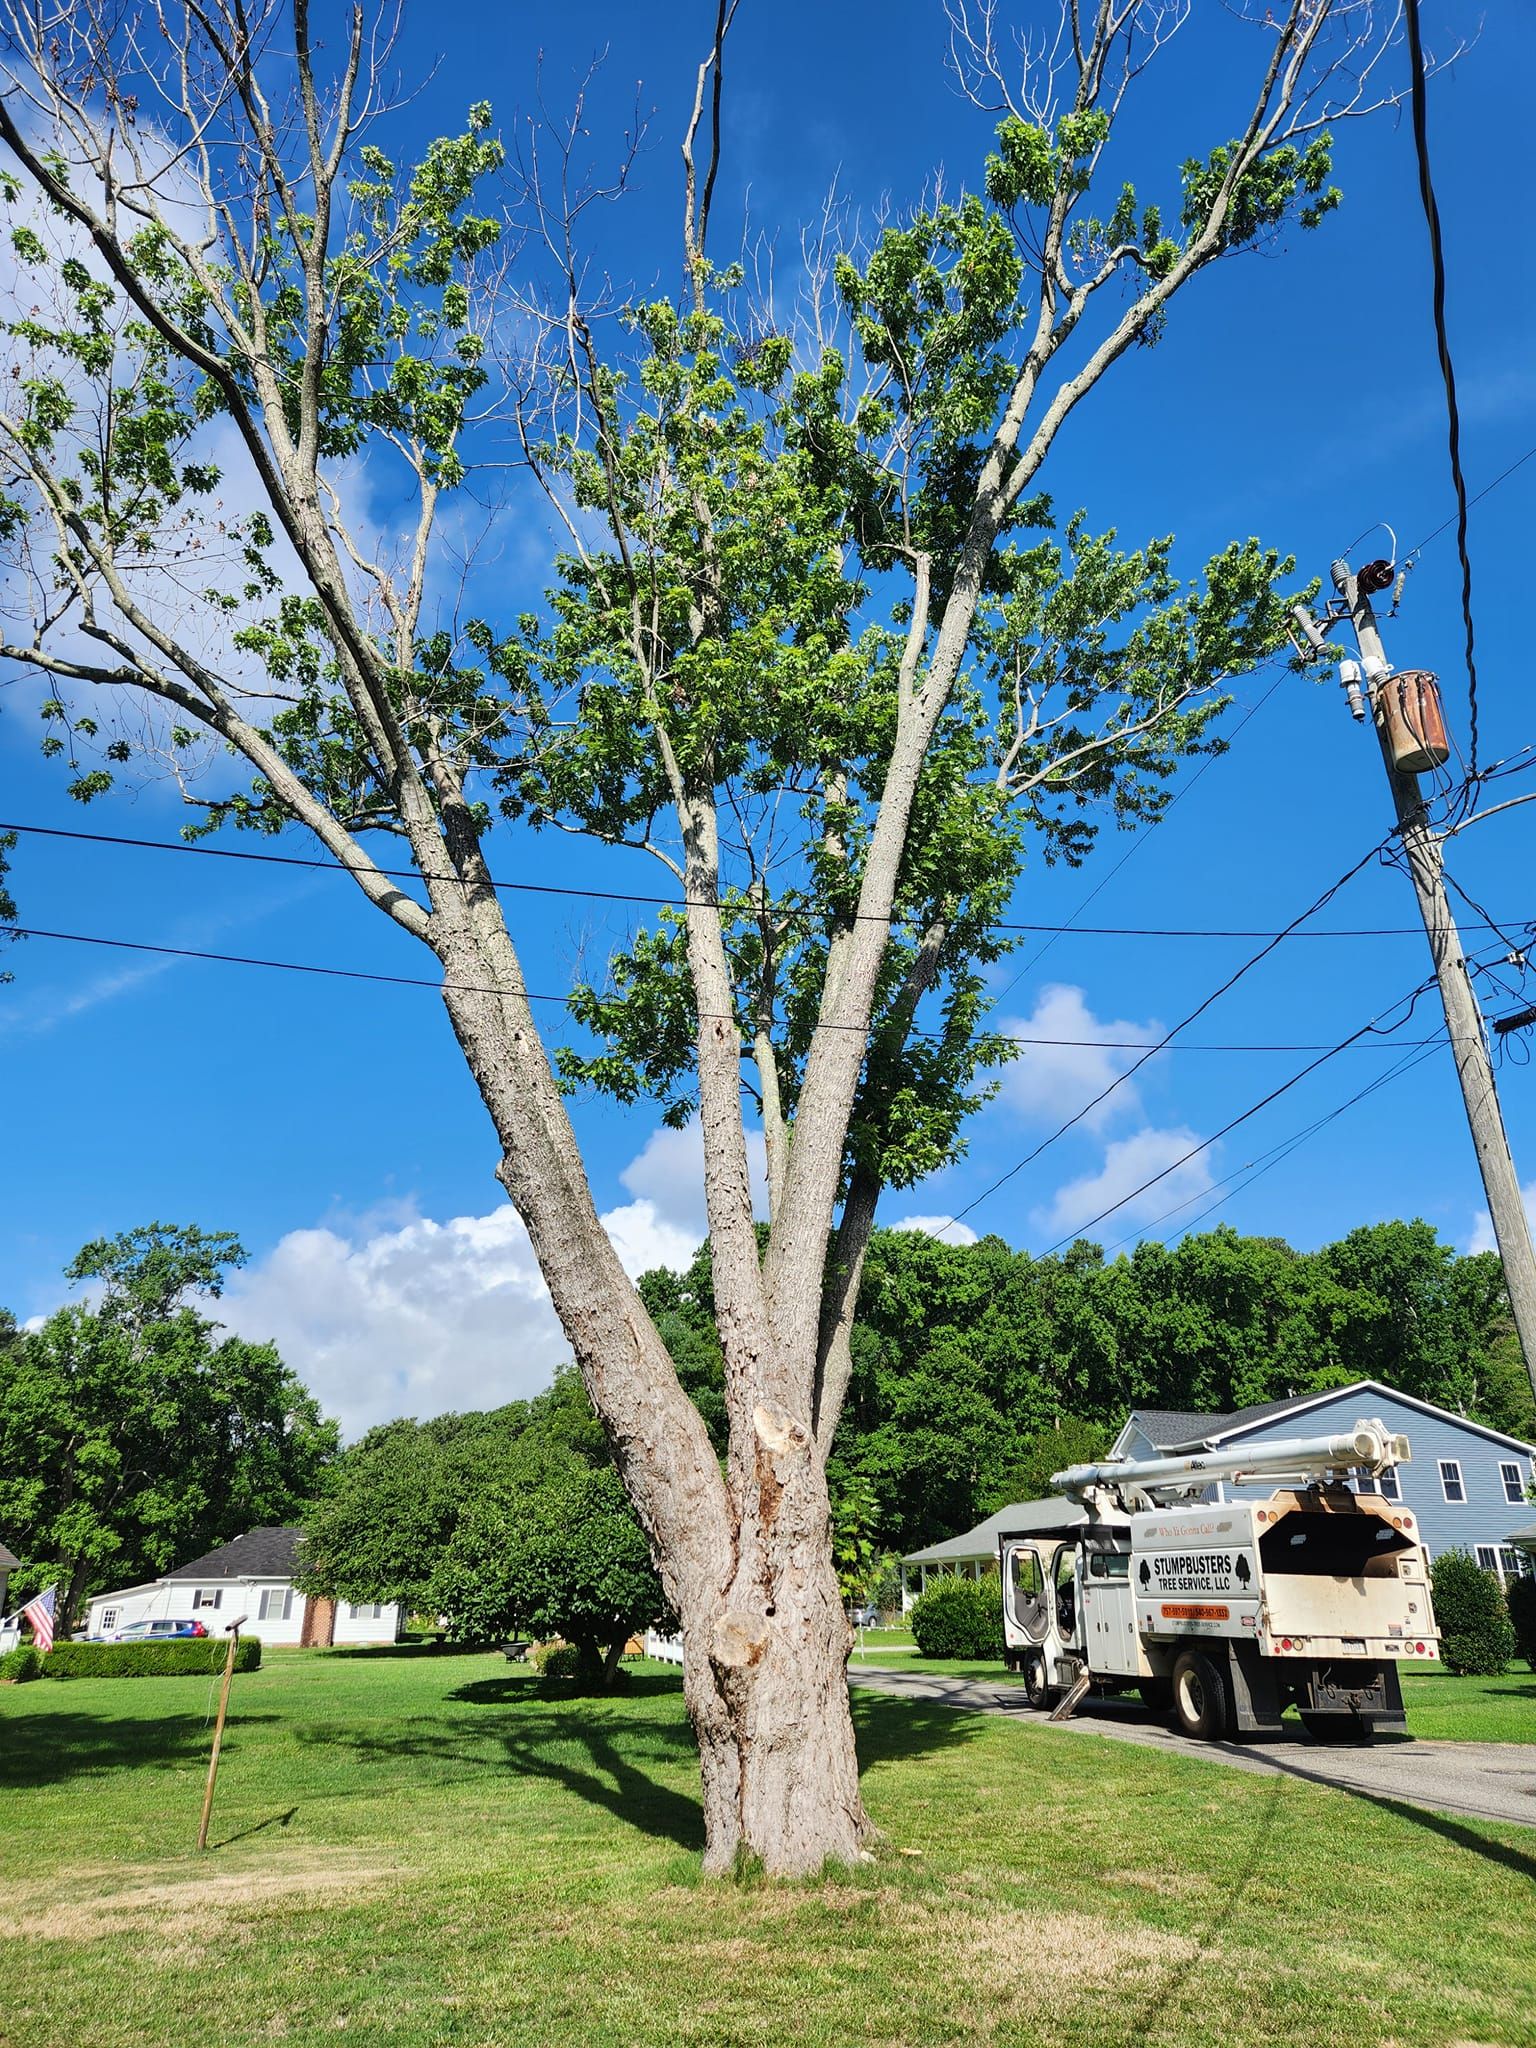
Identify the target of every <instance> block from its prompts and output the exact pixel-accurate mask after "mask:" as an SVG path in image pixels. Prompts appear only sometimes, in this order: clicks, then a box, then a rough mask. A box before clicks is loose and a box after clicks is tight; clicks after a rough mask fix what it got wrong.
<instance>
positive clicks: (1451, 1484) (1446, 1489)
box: [1440, 1458, 1467, 1507]
mask: <svg viewBox="0 0 1536 2048" xmlns="http://www.w3.org/2000/svg"><path fill="white" fill-rule="evenodd" d="M1440 1491H1441V1492H1442V1493H1443V1494H1444V1495H1445V1497H1446V1499H1447V1500H1448V1501H1450V1502H1451V1504H1452V1505H1453V1506H1455V1507H1459V1506H1461V1505H1462V1504H1463V1503H1464V1502H1465V1500H1466V1498H1467V1489H1466V1488H1465V1486H1463V1485H1462V1483H1461V1460H1460V1459H1459V1458H1442V1459H1441V1460H1440Z"/></svg>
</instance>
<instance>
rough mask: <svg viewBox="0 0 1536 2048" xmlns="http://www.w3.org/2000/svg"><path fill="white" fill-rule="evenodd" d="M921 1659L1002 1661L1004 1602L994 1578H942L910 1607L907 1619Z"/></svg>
mask: <svg viewBox="0 0 1536 2048" xmlns="http://www.w3.org/2000/svg"><path fill="white" fill-rule="evenodd" d="M907 1619H908V1620H909V1621H910V1622H911V1624H912V1634H913V1637H914V1638H915V1640H916V1643H917V1647H918V1650H919V1652H920V1653H921V1654H922V1655H923V1656H924V1657H988V1658H994V1659H996V1661H997V1662H998V1663H1001V1662H1002V1659H1003V1601H1002V1591H1001V1586H1000V1582H999V1581H998V1580H997V1579H996V1578H995V1577H989V1578H985V1579H981V1580H976V1579H962V1578H954V1577H945V1578H942V1579H940V1580H939V1581H938V1583H937V1584H936V1585H932V1586H930V1587H929V1588H928V1590H927V1592H926V1593H922V1594H920V1595H919V1596H918V1598H917V1599H916V1600H914V1601H913V1603H912V1610H911V1612H910V1614H909V1615H908V1616H907Z"/></svg>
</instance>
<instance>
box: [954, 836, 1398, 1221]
mask: <svg viewBox="0 0 1536 2048" xmlns="http://www.w3.org/2000/svg"><path fill="white" fill-rule="evenodd" d="M1391 838H1392V834H1391V833H1388V834H1387V835H1386V836H1385V837H1384V838H1382V839H1379V840H1378V841H1377V842H1376V844H1375V845H1374V846H1372V847H1371V848H1369V849H1368V851H1367V852H1365V853H1363V854H1362V855H1361V856H1360V858H1359V860H1357V861H1356V862H1355V864H1354V866H1353V867H1351V868H1349V869H1347V870H1346V871H1345V873H1343V874H1342V875H1340V876H1339V878H1338V880H1337V881H1336V882H1331V883H1330V884H1329V886H1328V887H1327V888H1326V889H1325V890H1324V891H1323V893H1322V895H1321V896H1319V897H1317V898H1316V899H1315V901H1313V902H1312V903H1310V904H1308V906H1307V908H1306V909H1305V910H1303V911H1302V912H1301V913H1300V914H1299V916H1297V917H1294V918H1292V920H1291V922H1290V923H1289V924H1288V925H1287V926H1286V927H1285V930H1284V931H1282V932H1278V933H1276V935H1275V936H1274V937H1273V938H1272V939H1271V940H1270V941H1269V943H1268V944H1267V945H1265V946H1262V947H1260V949H1259V951H1258V952H1257V953H1254V954H1252V955H1251V956H1250V957H1249V958H1248V959H1247V960H1245V961H1244V962H1243V964H1242V966H1241V967H1239V968H1238V970H1237V972H1236V973H1235V974H1231V975H1229V976H1228V977H1227V979H1226V980H1225V981H1224V982H1223V983H1222V984H1221V986H1220V987H1219V988H1216V989H1213V990H1212V991H1211V993H1210V994H1209V995H1208V996H1207V997H1206V998H1205V1000H1204V1001H1203V1002H1201V1003H1199V1004H1197V1005H1196V1007H1195V1008H1194V1009H1193V1010H1191V1011H1190V1013H1189V1015H1188V1016H1187V1017H1184V1018H1181V1019H1180V1021H1179V1022H1178V1023H1177V1024H1175V1025H1174V1027H1173V1029H1172V1030H1171V1031H1169V1032H1166V1033H1165V1034H1164V1036H1163V1037H1162V1038H1160V1039H1159V1040H1158V1041H1157V1043H1156V1044H1155V1045H1151V1046H1149V1047H1148V1048H1147V1050H1146V1051H1145V1052H1144V1053H1143V1054H1142V1056H1141V1058H1140V1059H1139V1060H1133V1061H1132V1063H1131V1065H1130V1066H1128V1067H1127V1068H1126V1070H1125V1072H1124V1073H1123V1074H1119V1075H1117V1076H1116V1078H1115V1079H1114V1080H1113V1081H1111V1082H1110V1084H1109V1086H1108V1087H1107V1088H1101V1089H1100V1091H1099V1093H1098V1094H1097V1095H1095V1096H1094V1097H1093V1099H1092V1101H1090V1102H1085V1103H1084V1104H1083V1106H1082V1108H1081V1109H1080V1110H1078V1111H1077V1113H1076V1114H1075V1115H1074V1116H1069V1117H1068V1118H1067V1120H1066V1122H1065V1123H1063V1124H1058V1125H1057V1127H1056V1129H1055V1130H1054V1131H1052V1132H1051V1133H1050V1135H1049V1136H1048V1137H1045V1138H1042V1139H1041V1140H1040V1143H1039V1144H1038V1145H1036V1146H1034V1147H1033V1149H1032V1150H1031V1151H1029V1152H1026V1153H1025V1155H1024V1157H1023V1158H1022V1159H1020V1160H1018V1161H1016V1162H1015V1164H1014V1165H1012V1166H1010V1167H1009V1168H1008V1170H1007V1172H1006V1173H1001V1174H999V1175H998V1177H997V1179H996V1180H994V1181H993V1182H991V1184H990V1185H989V1186H987V1187H985V1188H983V1189H982V1191H981V1193H980V1194H979V1195H976V1196H974V1197H973V1198H972V1200H971V1201H969V1202H967V1203H966V1205H965V1207H964V1208H963V1209H959V1210H957V1211H956V1212H955V1214H954V1215H953V1216H951V1217H949V1219H948V1222H949V1223H959V1222H960V1221H961V1220H962V1219H963V1218H964V1217H966V1216H969V1215H970V1213H971V1211H972V1210H973V1209H979V1208H980V1206H981V1204H982V1203H983V1202H985V1201H988V1200H990V1199H991V1197H992V1196H993V1195H995V1194H996V1193H997V1191H998V1189H999V1188H1001V1187H1005V1186H1006V1185H1007V1184H1008V1182H1009V1181H1011V1180H1012V1179H1013V1178H1014V1177H1015V1175H1017V1174H1020V1173H1022V1172H1023V1171H1024V1169H1025V1167H1026V1166H1032V1165H1033V1164H1034V1162H1035V1161H1036V1160H1037V1159H1038V1158H1039V1157H1040V1155H1041V1153H1042V1152H1045V1151H1047V1150H1049V1148H1050V1147H1051V1146H1052V1145H1054V1144H1055V1143H1056V1141H1057V1140H1058V1139H1059V1138H1064V1137H1065V1136H1066V1134H1067V1132H1068V1131H1070V1130H1072V1129H1073V1128H1074V1127H1075V1126H1076V1125H1078V1124H1080V1123H1081V1122H1082V1120H1083V1118H1084V1117H1085V1116H1087V1115H1088V1114H1089V1112H1090V1111H1091V1110H1095V1109H1097V1108H1098V1106H1099V1104H1100V1103H1101V1102H1104V1101H1107V1099H1108V1098H1109V1097H1110V1096H1111V1095H1113V1094H1114V1092H1115V1090H1116V1089H1117V1088H1121V1087H1123V1086H1124V1085H1125V1083H1126V1082H1127V1081H1129V1080H1130V1078H1131V1076H1132V1075H1133V1074H1136V1073H1139V1072H1140V1070H1141V1069H1142V1068H1143V1067H1144V1066H1145V1065H1146V1063H1147V1061H1148V1060H1149V1059H1151V1058H1152V1057H1153V1055H1154V1054H1155V1053H1159V1052H1162V1051H1164V1050H1165V1049H1166V1047H1168V1046H1169V1045H1170V1044H1171V1043H1172V1042H1173V1040H1174V1039H1175V1038H1177V1037H1178V1035H1179V1033H1180V1032H1181V1031H1183V1030H1185V1029H1186V1028H1187V1026H1189V1025H1191V1024H1193V1023H1194V1021H1195V1019H1196V1018H1197V1017H1199V1016H1203V1015H1204V1013H1205V1012H1206V1011H1207V1010H1208V1009H1209V1008H1210V1007H1211V1005H1212V1004H1213V1003H1214V1002H1217V1001H1218V1000H1219V999H1220V998H1221V997H1222V996H1224V995H1225V994H1226V993H1227V991H1228V989H1230V988H1233V987H1235V985H1236V984H1237V983H1238V982H1239V981H1241V980H1242V978H1243V976H1244V975H1245V974H1248V973H1251V972H1252V970H1253V969H1254V968H1255V967H1257V966H1258V965H1259V963H1260V962H1261V961H1262V960H1266V959H1267V958H1268V957H1269V955H1270V954H1271V953H1272V952H1274V950H1275V948H1276V946H1278V945H1279V944H1280V943H1281V941H1282V940H1283V939H1285V938H1288V937H1289V936H1290V934H1291V933H1292V932H1293V931H1294V930H1295V929H1296V927H1297V926H1298V925H1300V924H1304V923H1305V922H1306V920H1307V919H1308V918H1309V917H1311V916H1313V915H1314V913H1315V912H1317V911H1319V910H1321V909H1322V907H1323V905H1324V904H1325V903H1328V902H1330V901H1331V900H1332V899H1333V897H1335V896H1336V895H1337V894H1338V893H1339V891H1340V890H1341V889H1342V888H1343V887H1344V886H1345V885H1346V884H1347V883H1349V882H1352V881H1353V880H1354V878H1355V876H1356V875H1358V874H1359V872H1360V870H1361V869H1362V868H1363V867H1366V866H1367V865H1368V864H1369V863H1370V862H1371V861H1373V860H1374V859H1375V858H1376V856H1377V855H1378V854H1379V853H1380V852H1381V850H1382V848H1383V847H1384V846H1386V845H1387V844H1388V843H1389V841H1390V839H1391ZM946 1227H947V1225H946Z"/></svg>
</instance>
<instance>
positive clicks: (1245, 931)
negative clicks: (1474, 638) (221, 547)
mask: <svg viewBox="0 0 1536 2048" xmlns="http://www.w3.org/2000/svg"><path fill="white" fill-rule="evenodd" d="M1255 709H1257V706H1256V707H1255ZM1206 765H1207V766H1209V763H1207V764H1206ZM1195 779H1196V778H1193V777H1192V778H1191V781H1193V780H1195ZM0 832H17V833H22V834H25V835H29V836H31V837H35V838H41V839H64V840H73V841H78V842H80V843H81V844H83V845H87V846H124V847H132V848H134V849H136V850H139V851H143V852H147V853H185V854H192V855H194V856H196V857H200V858H203V859H208V860H240V861H250V862H254V863H255V864H256V865H257V866H270V867H290V868H303V869H306V870H308V871H311V872H319V873H335V874H354V873H359V872H364V871H366V872H367V873H370V874H376V875H381V876H383V877H384V879H385V880H387V881H416V880H425V881H439V882H455V883H458V882H460V881H461V879H462V878H461V877H460V876H458V875H450V874H428V875H422V873H421V871H420V870H419V869H417V868H415V867H409V868H389V867H379V866H376V865H374V864H372V863H369V864H368V865H367V867H366V869H364V866H363V864H362V863H359V862H355V861H339V860H335V859H333V858H331V857H330V856H329V855H327V856H326V857H324V858H320V857H317V856H316V855H314V854H298V853H257V852H255V851H253V850H252V849H251V848H249V847H243V846H197V845H192V844H189V843H188V842H187V841H186V840H184V839H146V838H138V837H135V836H133V835H131V834H129V833H124V832H83V831H79V830H71V829H69V828H67V827H65V826H62V825H23V824H19V823H18V824H10V823H4V822H0ZM1122 864H1123V863H1122ZM1115 872H1117V870H1116V869H1111V870H1110V875H1106V876H1105V880H1106V881H1108V880H1109V879H1110V876H1111V875H1113V874H1114V873H1115ZM490 886H491V888H493V889H494V890H495V891H496V892H497V893H498V894H504V893H505V894H518V895H531V896H569V897H572V898H574V899H576V900H578V901H582V902H598V903H627V904H635V905H639V906H642V907H651V908H657V907H660V908H665V909H670V910H689V909H694V908H709V909H714V908H717V907H718V906H716V905H715V904H712V903H711V904H707V905H706V904H705V903H704V900H703V899H702V898H699V897H691V896H649V895H642V894H637V893H634V892H632V891H628V890H622V889H586V888H581V887H579V886H577V885H576V884H574V883H570V882H504V881H497V880H496V879H494V877H493V878H492V880H491V883H490ZM1095 893H1096V892H1095ZM1088 900H1089V899H1088V898H1085V899H1084V906H1086V903H1087V901H1088ZM1084 906H1080V907H1084ZM749 907H752V906H749ZM754 914H755V912H754ZM854 914H855V916H858V915H859V913H857V912H856V913H854ZM864 915H866V916H868V917H870V918H871V919H873V916H874V913H872V912H867V913H864ZM880 921H881V922H885V921H886V920H880ZM7 929H10V927H9V926H8V927H7ZM990 929H991V930H993V931H1004V932H1035V933H1047V932H1048V933H1050V934H1052V935H1053V939H1054V938H1064V937H1068V936H1073V937H1082V938H1098V939H1273V938H1277V937H1280V936H1290V937H1294V938H1304V939H1402V938H1416V937H1418V935H1419V934H1420V932H1421V931H1422V930H1423V927H1422V926H1421V925H1416V924H1414V925H1362V926H1343V925H1328V926H1325V927H1324V928H1323V929H1322V930H1321V931H1315V932H1297V931H1292V930H1291V929H1290V928H1289V927H1287V928H1286V932H1285V933H1284V934H1282V933H1280V932H1277V931H1275V930H1274V929H1273V928H1268V927H1263V926H1248V925H1111V924H1088V925H1079V924H1072V923H1067V924H1059V925H1057V924H1029V923H1009V922H1006V921H1005V922H1000V923H998V924H995V925H992V926H991V927H990ZM1036 957H1037V958H1038V957H1039V956H1038V955H1037V956H1036ZM1002 993H1003V994H1006V993H1007V991H1006V989H1005V990H1004V991H1003V992H1002ZM997 1000H999V1001H1000V1000H1001V996H999V997H998V998H997Z"/></svg>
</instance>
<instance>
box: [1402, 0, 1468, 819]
mask: <svg viewBox="0 0 1536 2048" xmlns="http://www.w3.org/2000/svg"><path fill="white" fill-rule="evenodd" d="M1403 13H1404V25H1405V27H1406V29H1407V37H1408V65H1409V74H1410V77H1409V84H1410V107H1411V111H1412V117H1413V146H1414V154H1415V156H1416V158H1417V160H1418V172H1419V197H1420V199H1421V200H1422V202H1423V206H1424V220H1425V224H1426V226H1427V228H1428V230H1429V255H1430V265H1431V271H1432V287H1431V309H1432V313H1433V318H1434V327H1435V349H1436V353H1437V354H1438V356H1439V359H1440V377H1441V381H1442V382H1443V384H1444V386H1445V405H1446V424H1447V433H1448V445H1449V452H1450V462H1451V481H1452V483H1453V484H1454V486H1455V490H1456V515H1455V525H1456V551H1457V554H1458V556H1459V557H1460V561H1461V616H1462V624H1463V628H1464V630H1465V636H1466V661H1467V701H1468V734H1467V737H1468V747H1467V753H1468V768H1469V776H1468V782H1469V786H1470V787H1471V788H1472V789H1473V790H1475V789H1476V787H1477V780H1478V775H1477V644H1476V629H1475V627H1474V625H1473V619H1472V557H1471V555H1470V553H1469V552H1468V549H1467V509H1468V506H1467V480H1466V477H1465V475H1464V474H1463V472H1462V467H1461V411H1460V407H1459V406H1458V404H1457V400H1456V369H1455V365H1454V363H1453V362H1452V360H1451V344H1450V336H1449V334H1448V332H1447V329H1446V320H1445V247H1444V243H1443V240H1442V238H1441V233H1440V208H1439V205H1438V203H1437V201H1436V199H1435V186H1434V177H1433V173H1432V170H1431V166H1430V160H1429V111H1428V95H1427V92H1426V90H1425V72H1424V48H1423V43H1422V40H1421V37H1420V30H1419V0H1403ZM1449 523H1450V522H1449V521H1447V524H1449Z"/></svg>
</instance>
